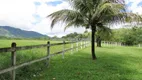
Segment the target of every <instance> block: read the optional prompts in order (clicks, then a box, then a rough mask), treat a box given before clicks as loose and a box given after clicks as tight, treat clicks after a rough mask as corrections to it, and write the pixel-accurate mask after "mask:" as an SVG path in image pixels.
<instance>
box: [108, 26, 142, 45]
mask: <svg viewBox="0 0 142 80" xmlns="http://www.w3.org/2000/svg"><path fill="white" fill-rule="evenodd" d="M110 40H111V41H116V42H122V43H124V44H125V45H135V44H139V43H142V27H132V28H122V29H116V30H113V36H112V37H111V39H110Z"/></svg>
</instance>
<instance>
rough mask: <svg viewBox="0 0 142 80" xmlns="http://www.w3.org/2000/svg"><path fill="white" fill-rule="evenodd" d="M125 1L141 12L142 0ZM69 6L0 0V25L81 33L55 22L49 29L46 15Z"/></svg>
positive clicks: (59, 0)
mask: <svg viewBox="0 0 142 80" xmlns="http://www.w3.org/2000/svg"><path fill="white" fill-rule="evenodd" d="M125 1H126V4H127V6H128V10H129V11H132V12H133V13H138V14H142V0H125ZM70 8H71V7H70V6H69V4H68V3H67V2H66V1H65V0H0V26H12V27H15V28H20V29H23V30H28V31H36V32H39V33H41V34H46V35H48V36H55V35H56V36H58V37H62V36H64V35H66V34H69V33H73V32H78V33H83V32H84V31H85V29H84V28H68V29H67V30H66V31H64V24H57V25H55V26H54V28H53V29H52V30H51V28H50V24H51V20H50V18H47V16H48V15H49V14H51V13H52V12H55V11H58V10H61V9H70Z"/></svg>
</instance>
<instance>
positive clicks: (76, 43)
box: [76, 41, 78, 51]
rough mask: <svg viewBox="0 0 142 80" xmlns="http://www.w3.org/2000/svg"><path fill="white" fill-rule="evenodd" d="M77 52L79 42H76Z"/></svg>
mask: <svg viewBox="0 0 142 80" xmlns="http://www.w3.org/2000/svg"><path fill="white" fill-rule="evenodd" d="M76 51H78V41H77V42H76Z"/></svg>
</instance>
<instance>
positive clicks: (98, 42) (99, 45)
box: [96, 36, 102, 47]
mask: <svg viewBox="0 0 142 80" xmlns="http://www.w3.org/2000/svg"><path fill="white" fill-rule="evenodd" d="M101 41H102V40H101V38H100V36H97V40H96V42H97V47H101Z"/></svg>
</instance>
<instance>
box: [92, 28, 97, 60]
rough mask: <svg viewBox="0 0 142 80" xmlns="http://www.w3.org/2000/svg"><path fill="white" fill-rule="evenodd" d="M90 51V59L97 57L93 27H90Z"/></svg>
mask: <svg viewBox="0 0 142 80" xmlns="http://www.w3.org/2000/svg"><path fill="white" fill-rule="evenodd" d="M91 51H92V59H93V60H95V59H97V57H96V55H95V29H92V40H91Z"/></svg>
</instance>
